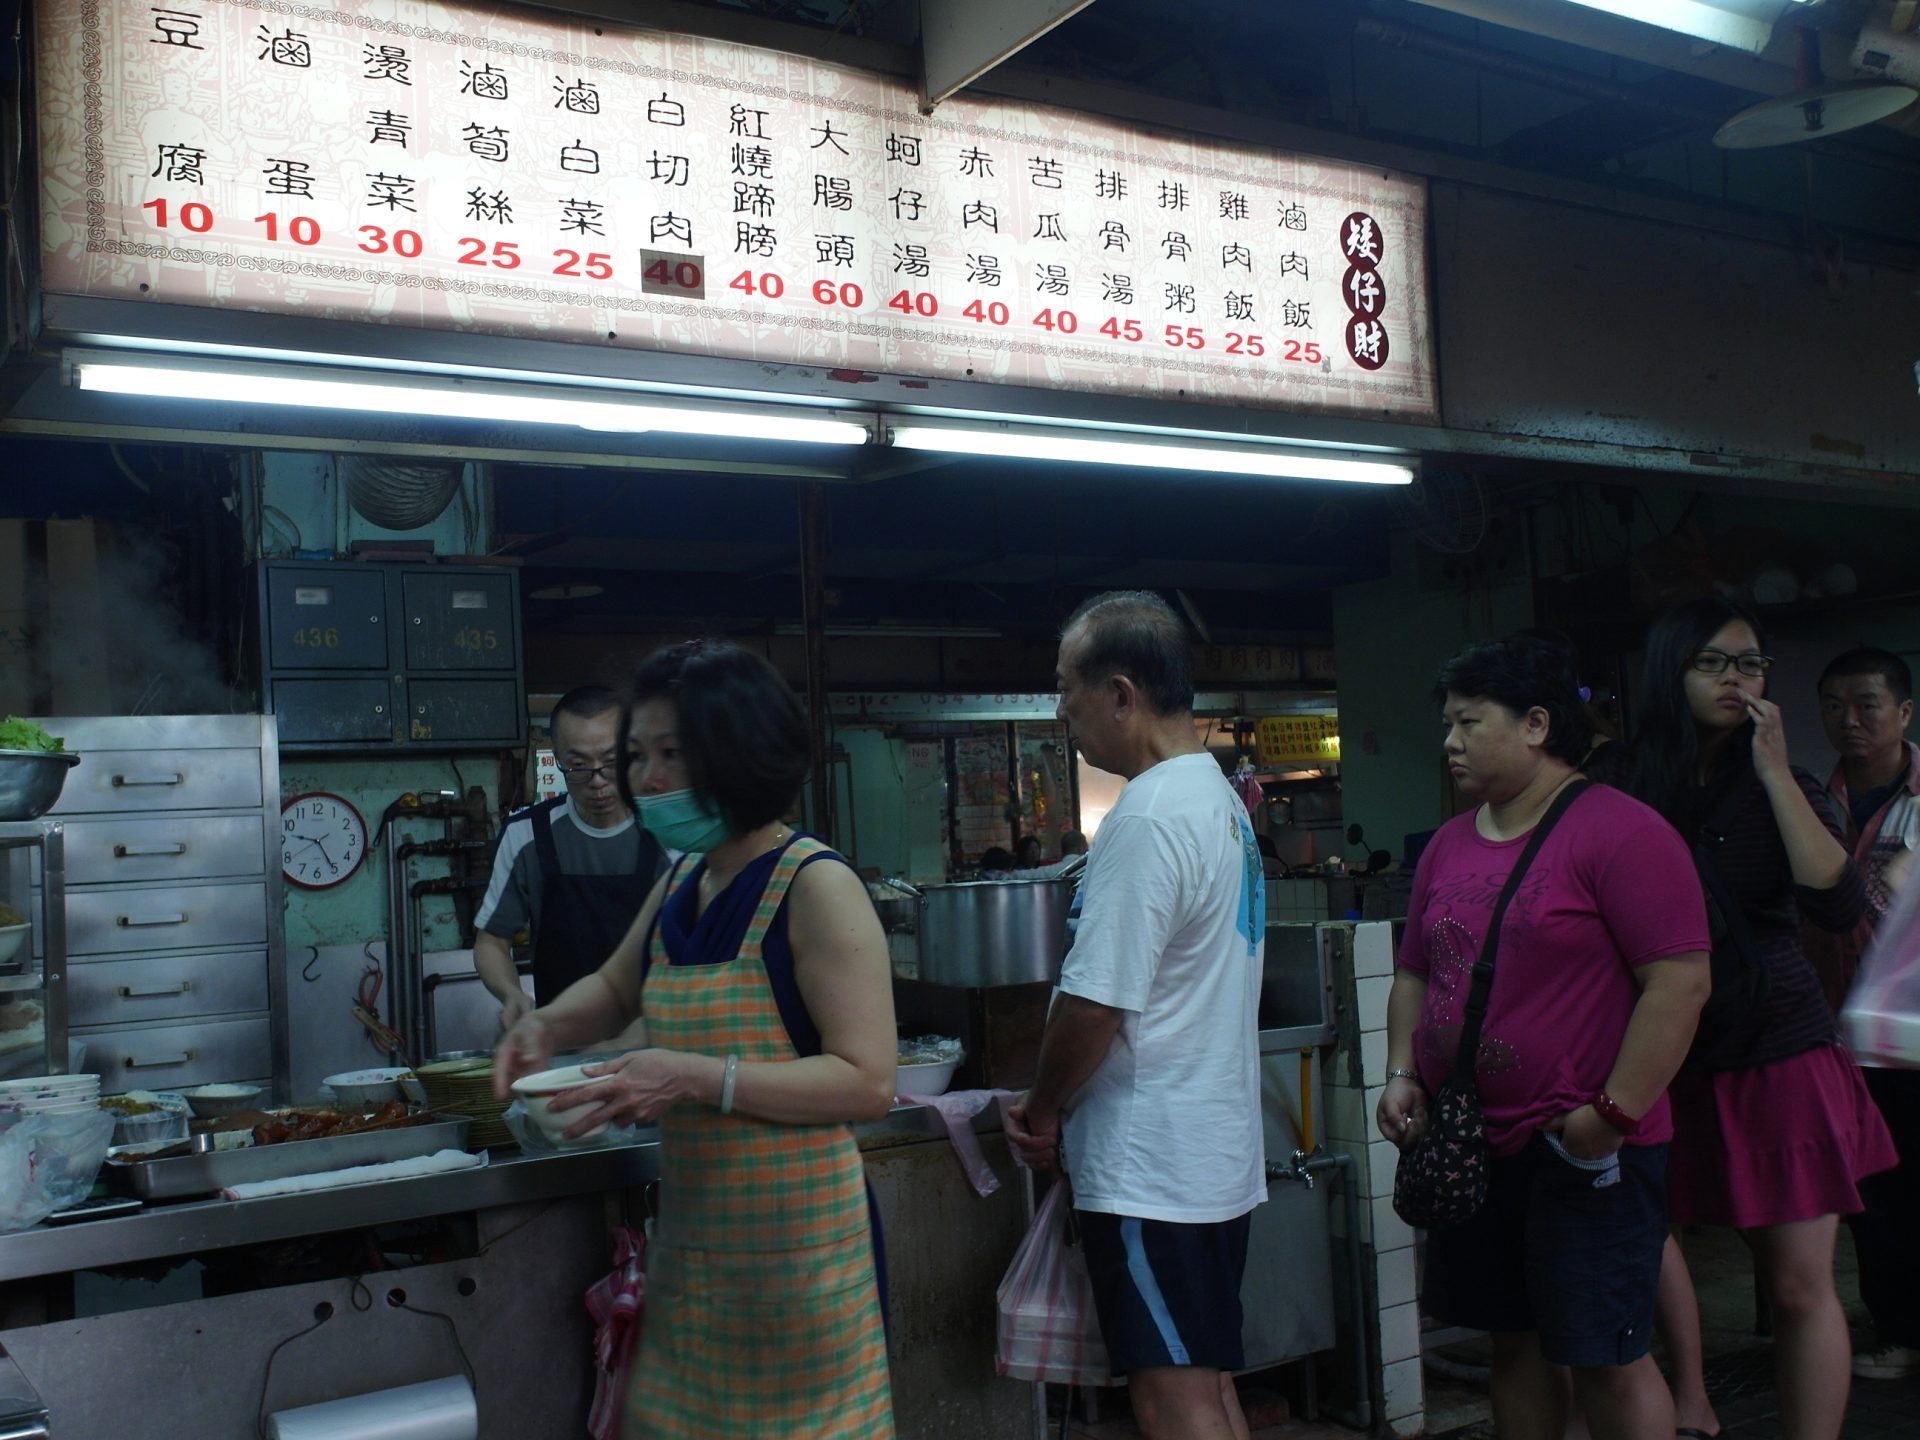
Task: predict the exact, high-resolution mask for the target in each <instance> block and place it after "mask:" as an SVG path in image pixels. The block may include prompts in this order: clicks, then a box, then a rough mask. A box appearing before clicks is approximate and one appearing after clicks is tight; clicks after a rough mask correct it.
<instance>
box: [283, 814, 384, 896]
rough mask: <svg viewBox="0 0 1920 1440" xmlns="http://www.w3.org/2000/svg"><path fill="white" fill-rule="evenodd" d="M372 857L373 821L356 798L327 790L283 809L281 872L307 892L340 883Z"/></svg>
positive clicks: (289, 880)
mask: <svg viewBox="0 0 1920 1440" xmlns="http://www.w3.org/2000/svg"><path fill="white" fill-rule="evenodd" d="M366 858H367V822H366V820H365V819H364V818H363V817H362V816H361V814H360V812H359V811H358V810H356V809H354V808H353V805H352V803H351V802H350V801H346V800H343V799H341V798H340V797H339V796H338V795H330V794H328V793H327V792H326V791H324V790H313V791H309V792H308V793H307V794H305V795H295V796H294V797H293V798H292V799H290V800H288V801H287V802H286V803H285V804H284V805H282V806H281V807H280V873H281V874H283V875H285V876H286V877H287V881H288V883H289V884H293V885H298V886H299V887H300V888H301V889H302V890H326V889H329V888H330V887H332V886H335V885H338V884H340V883H341V882H342V881H344V880H346V879H347V878H348V877H350V876H351V875H352V874H353V872H354V871H356V870H358V869H359V868H360V862H361V861H362V860H364V859H366Z"/></svg>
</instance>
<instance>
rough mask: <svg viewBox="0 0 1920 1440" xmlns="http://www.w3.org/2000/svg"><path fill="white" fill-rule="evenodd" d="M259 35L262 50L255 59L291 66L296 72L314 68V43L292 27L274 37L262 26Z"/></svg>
mask: <svg viewBox="0 0 1920 1440" xmlns="http://www.w3.org/2000/svg"><path fill="white" fill-rule="evenodd" d="M258 34H259V36H260V45H261V50H260V53H259V54H258V55H256V56H254V57H253V58H254V59H256V60H271V61H273V63H274V64H276V65H291V66H293V67H294V69H296V70H310V69H312V68H313V44H312V42H311V41H309V40H308V39H307V37H306V36H305V35H302V34H300V33H299V32H298V31H296V30H294V29H293V28H292V27H291V26H289V27H288V28H287V30H286V31H285V32H284V33H282V34H279V35H273V34H270V33H268V30H267V27H266V26H264V25H262V26H261V27H260V29H259V31H258Z"/></svg>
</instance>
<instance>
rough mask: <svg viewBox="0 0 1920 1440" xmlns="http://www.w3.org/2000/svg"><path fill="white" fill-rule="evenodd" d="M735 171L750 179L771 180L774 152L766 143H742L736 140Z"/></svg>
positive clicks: (734, 149) (734, 148) (734, 152)
mask: <svg viewBox="0 0 1920 1440" xmlns="http://www.w3.org/2000/svg"><path fill="white" fill-rule="evenodd" d="M733 173H734V174H736V175H745V176H747V177H748V178H749V179H760V180H771V179H772V178H773V152H772V151H771V150H769V149H768V148H767V147H766V146H764V145H742V144H740V143H739V142H737V141H736V142H735V143H734V147H733Z"/></svg>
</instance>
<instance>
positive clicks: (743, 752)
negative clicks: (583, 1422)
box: [495, 642, 895, 1440]
mask: <svg viewBox="0 0 1920 1440" xmlns="http://www.w3.org/2000/svg"><path fill="white" fill-rule="evenodd" d="M626 745H627V750H628V755H627V757H626V758H627V760H628V764H627V766H626V767H625V770H626V777H627V783H628V785H629V787H630V789H631V791H632V793H633V795H634V799H635V805H636V809H637V811H638V813H639V814H640V817H641V822H642V823H643V824H645V825H646V826H647V828H648V829H649V830H651V831H652V832H653V833H654V834H655V836H656V837H657V838H658V839H659V840H660V841H661V843H662V844H663V845H665V846H666V847H667V848H668V849H670V850H678V851H681V852H683V858H682V859H681V860H680V861H679V862H678V863H677V864H676V865H675V867H674V869H673V872H672V873H671V874H670V875H669V876H668V877H667V879H666V880H665V881H664V882H662V884H661V885H660V886H659V887H657V888H656V890H655V892H654V894H653V895H652V896H650V897H649V899H648V901H647V903H646V905H645V906H644V907H643V908H642V910H641V912H640V914H639V916H638V918H637V919H636V920H635V922H634V927H633V929H632V930H631V931H630V932H629V933H628V935H627V937H626V939H625V940H623V941H622V942H621V944H620V947H619V948H618V949H617V950H616V951H615V952H614V954H613V956H612V957H611V958H610V959H609V960H608V961H607V963H606V964H605V965H604V966H602V967H601V969H600V970H599V971H597V972H596V973H595V974H593V975H590V976H588V977H587V978H586V979H584V980H581V981H579V982H578V983H577V984H575V985H574V986H572V987H570V988H569V989H568V990H567V991H566V992H565V993H564V994H562V995H561V996H560V997H559V998H558V999H557V1000H555V1001H554V1002H553V1004H552V1005H549V1006H545V1007H543V1008H541V1009H539V1010H536V1011H534V1012H533V1013H532V1014H530V1015H529V1016H527V1017H526V1018H525V1019H523V1020H522V1021H521V1022H520V1023H519V1024H518V1025H516V1026H515V1027H514V1029H513V1030H512V1031H511V1032H509V1034H508V1035H507V1037H506V1038H505V1039H504V1040H503V1041H502V1042H501V1045H500V1049H499V1051H498V1060H497V1065H496V1072H495V1073H496V1083H497V1084H500V1085H502V1086H504V1085H506V1084H510V1083H511V1080H512V1079H513V1078H514V1077H515V1076H517V1075H522V1074H526V1073H529V1072H531V1071H532V1070H536V1069H539V1068H542V1067H544V1066H545V1065H546V1064H547V1063H548V1062H549V1060H550V1058H551V1056H552V1055H553V1053H554V1051H555V1049H557V1048H563V1047H564V1048H574V1047H577V1046H582V1045H587V1044H591V1043H593V1042H594V1041H596V1040H600V1039H604V1038H605V1037H606V1036H607V1035H609V1034H612V1033H614V1032H616V1031H619V1030H621V1029H622V1027H624V1026H627V1025H629V1024H630V1023H631V1022H632V1021H634V1020H635V1018H636V1017H638V1016H644V1021H645V1030H646V1033H645V1040H644V1041H643V1042H642V1043H643V1044H645V1045H646V1046H647V1047H648V1048H644V1049H639V1050H635V1051H633V1052H631V1053H630V1054H627V1055H625V1056H623V1057H622V1058H621V1059H620V1060H619V1061H617V1062H614V1063H611V1064H608V1065H605V1066H599V1067H593V1068H594V1072H595V1078H594V1079H593V1080H592V1081H590V1082H589V1083H588V1084H586V1085H584V1086H582V1087H581V1088H580V1089H579V1090H578V1091H577V1092H574V1103H575V1104H577V1105H578V1106H579V1114H580V1118H579V1119H578V1120H577V1121H576V1123H575V1124H574V1125H573V1126H572V1127H571V1133H575V1134H584V1133H585V1132H586V1131H588V1130H590V1129H592V1128H593V1127H595V1126H597V1125H600V1124H602V1123H604V1122H608V1121H612V1122H615V1123H632V1122H635V1121H651V1120H655V1119H657V1120H658V1121H659V1122H660V1125H661V1146H662V1157H663V1161H664V1165H663V1173H664V1178H665V1185H664V1204H663V1213H662V1219H661V1226H660V1231H659V1233H658V1235H657V1236H656V1238H655V1243H654V1247H653V1250H652V1258H651V1263H650V1266H649V1271H648V1276H647V1314H646V1316H645V1320H644V1329H643V1331H642V1338H641V1348H640V1356H639V1360H638V1363H637V1364H636V1365H635V1367H634V1379H633V1385H632V1390H631V1392H630V1394H629V1396H628V1403H627V1411H626V1421H625V1426H624V1428H623V1430H622V1434H623V1435H624V1436H626V1437H627V1440H643V1437H644V1440H722V1437H745V1436H749V1435H751V1436H753V1437H755V1440H759V1437H782V1436H787V1437H794V1440H800V1437H806V1440H836V1437H845V1440H872V1437H879V1440H886V1437H891V1436H892V1434H893V1420H892V1404H891V1395H890V1391H889V1387H888V1375H887V1354H886V1336H885V1330H884V1326H883V1323H882V1317H881V1306H880V1291H879V1284H878V1282H877V1280H876V1275H875V1254H874V1243H873V1238H872V1231H871V1226H870V1219H869V1209H868V1200H867V1192H866V1186H865V1178H864V1173H863V1169H862V1165H861V1160H860V1152H859V1148H858V1146H857V1144H856V1143H855V1141H854V1138H853V1132H852V1129H851V1127H850V1122H852V1121H855V1120H862V1119H868V1118H876V1117H878V1116H880V1115H884V1114H885V1113H886V1111H887V1109H888V1108H889V1106H890V1105H891V1103H892V1099H893V1089H894V1054H895V1039H894V1027H893V1001H892V987H891V979H890V971H889V967H888V962H887V955H886V943H885V937H884V936H883V934H882V933H881V930H880V925H879V921H878V919H877V918H876V917H875V915H874V912H873V906H872V904H871V903H870V902H869V900H868V899H867V895H866V890H865V887H864V886H863V885H862V883H861V882H860V879H859V877H858V876H857V875H855V873H854V872H853V870H852V869H851V868H850V867H849V866H848V865H847V864H846V863H845V862H844V861H843V860H841V859H840V857H839V856H837V855H835V854H834V853H833V852H832V851H831V850H829V849H828V848H827V847H826V846H825V845H823V844H822V843H821V842H820V841H818V840H815V839H813V838H811V837H809V836H804V835H796V834H795V833H794V832H793V831H791V830H790V829H789V828H788V827H787V826H786V825H785V824H784V823H782V822H781V820H780V818H779V817H780V815H781V814H783V813H784V812H785V810H786V808H787V807H788V806H789V805H790V804H791V802H792V800H793V797H794V795H795V794H796V793H797V791H798V789H799V784H800V780H801V779H802V778H803V777H804V775H805V772H806V765H807V743H806V726H805V721H804V718H803V717H802V715H801V712H800V709H799V706H798V704H797V703H796V702H795V700H794V698H793V694H792V691H791V690H789V689H788V687H787V685H786V683H785V682H784V681H783V680H782V679H781V678H780V676H779V674H778V672H776V671H775V670H774V669H773V667H772V666H771V665H769V664H767V662H766V661H765V660H763V659H761V658H760V657H758V656H756V655H752V654H750V653H748V652H746V651H742V650H738V649H735V648H734V647H731V646H725V645H716V644H711V643H708V642H693V643H692V644H689V645H682V646H676V647H673V648H671V649H669V650H664V651H661V652H658V653H657V654H655V655H654V656H652V657H650V658H649V659H648V660H647V661H646V662H645V663H644V664H643V665H642V666H641V669H640V672H639V674H638V675H637V676H636V678H635V682H634V699H633V702H632V704H631V705H630V706H629V709H628V723H627V725H626ZM563 1098H564V1097H563ZM556 1108H570V1107H567V1106H563V1105H561V1104H560V1103H558V1101H556Z"/></svg>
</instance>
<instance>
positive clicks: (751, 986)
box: [621, 836, 893, 1440]
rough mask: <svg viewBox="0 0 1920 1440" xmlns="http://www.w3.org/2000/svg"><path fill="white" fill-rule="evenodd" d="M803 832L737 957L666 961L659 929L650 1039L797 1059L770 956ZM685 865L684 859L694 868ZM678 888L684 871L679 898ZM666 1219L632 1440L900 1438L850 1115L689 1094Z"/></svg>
mask: <svg viewBox="0 0 1920 1440" xmlns="http://www.w3.org/2000/svg"><path fill="white" fill-rule="evenodd" d="M827 853H831V852H829V851H828V850H827V847H826V846H824V845H822V844H821V843H820V842H819V841H817V840H813V839H810V838H808V837H805V836H801V837H798V838H796V839H795V840H794V841H793V842H792V843H791V844H790V845H789V846H788V847H787V849H786V851H785V853H783V854H782V855H781V856H780V859H779V861H778V862H777V863H776V864H775V866H774V868H773V873H772V874H771V875H770V876H769V877H768V880H767V884H766V889H765V890H764V891H763V892H762V894H761V896H760V903H759V906H758V908H757V909H756V910H755V912H754V916H753V920H752V923H751V924H750V925H749V926H748V927H747V933H746V938H745V939H744V941H743V942H742V943H741V946H740V949H739V951H738V953H737V954H735V955H734V956H733V958H732V959H730V960H726V961H723V962H721V963H718V964H710V965H708V964H693V965H674V964H671V963H669V961H668V957H667V953H666V946H665V944H664V943H663V942H662V940H661V938H660V932H659V927H658V926H656V927H655V930H654V935H653V939H652V942H651V948H650V950H649V952H648V953H649V965H648V970H647V979H646V984H645V987H644V989H643V992H642V994H643V1003H642V1006H641V1008H642V1011H643V1013H644V1014H645V1015H646V1019H647V1032H648V1037H649V1040H650V1042H651V1043H652V1044H655V1045H660V1046H664V1047H666V1048H668V1049H673V1050H690V1051H694V1052H697V1053H700V1054H706V1055H727V1054H738V1055H739V1056H740V1059H741V1061H742V1063H759V1062H767V1061H789V1060H795V1059H798V1058H799V1057H798V1055H797V1054H796V1053H795V1051H794V1048H793V1042H792V1041H791V1040H790V1039H789V1038H788V1036H787V1031H786V1027H785V1025H784V1024H782V1022H781V1019H780V1011H779V1007H778V1005H777V1003H776V1002H775V999H774V994H773V989H772V986H771V985H770V983H769V982H768V979H767V971H766V966H765V963H764V961H763V960H762V955H761V946H762V943H763V942H764V941H765V939H766V936H767V932H768V929H769V927H770V926H771V925H772V923H773V920H774V917H775V916H776V915H777V914H779V911H780V906H781V904H782V903H783V902H784V901H785V899H786V896H787V891H788V889H789V888H790V887H791V886H792V884H793V878H794V876H795V875H796V874H797V873H798V872H799V869H800V866H801V864H802V863H804V862H805V861H806V860H807V859H808V858H810V857H812V856H814V855H820V854H827ZM681 864H682V866H683V867H684V866H685V864H686V862H685V861H682V862H681ZM681 883H682V875H681V873H679V872H678V871H676V874H675V876H674V880H673V882H672V883H671V884H670V885H669V886H668V891H669V894H671V893H672V892H673V891H674V890H676V889H677V888H678V887H679V885H680V884H681ZM660 1138H661V1152H662V1159H663V1162H664V1164H663V1175H664V1179H665V1184H664V1192H665V1204H664V1206H663V1211H664V1216H663V1221H662V1226H661V1232H660V1235H659V1237H658V1239H657V1241H656V1245H655V1249H654V1252H653V1258H652V1263H650V1265H649V1267H648V1272H647V1320H646V1328H645V1330H644V1331H643V1333H642V1336H641V1342H640V1356H639V1361H638V1363H637V1364H636V1366H635V1368H634V1379H633V1384H632V1388H631V1389H630V1390H629V1392H628V1396H627V1410H626V1423H625V1426H624V1428H623V1430H622V1432H621V1433H622V1435H623V1436H624V1437H625V1440H723V1437H747V1436H752V1437H754V1440H774V1437H780V1436H791V1437H794V1440H803V1437H804V1440H839V1437H844V1440H889V1437H891V1436H892V1435H893V1405H892V1396H891V1392H890V1390H889V1387H888V1377H887V1348H886V1334H885V1330H884V1327H883V1325H882V1322H881V1316H880V1296H879V1289H878V1286H877V1284H876V1281H875V1277H874V1264H873V1241H872V1235H871V1232H870V1229H869V1222H868V1214H867V1197H866V1181H865V1172H864V1170H863V1168H862V1166H861V1161H860V1150H859V1147H858V1145H857V1144H856V1143H855V1141H854V1138H853V1131H852V1129H851V1127H850V1126H847V1125H844V1124H841V1125H779V1124H774V1123H772V1122H769V1121H764V1120H755V1119H752V1118H750V1117H748V1116H745V1115H739V1114H733V1115H722V1114H721V1113H720V1112H719V1110H718V1109H717V1108H716V1107H714V1106H710V1105H690V1104H683V1105H676V1106H675V1107H674V1108H673V1109H672V1110H670V1111H668V1112H667V1114H666V1115H665V1116H664V1117H663V1118H662V1120H661V1125H660Z"/></svg>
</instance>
